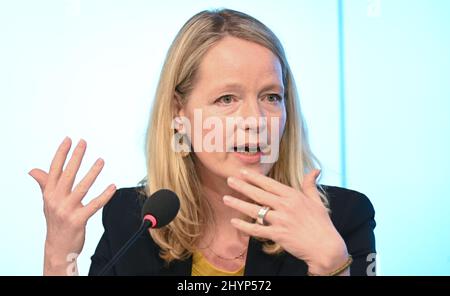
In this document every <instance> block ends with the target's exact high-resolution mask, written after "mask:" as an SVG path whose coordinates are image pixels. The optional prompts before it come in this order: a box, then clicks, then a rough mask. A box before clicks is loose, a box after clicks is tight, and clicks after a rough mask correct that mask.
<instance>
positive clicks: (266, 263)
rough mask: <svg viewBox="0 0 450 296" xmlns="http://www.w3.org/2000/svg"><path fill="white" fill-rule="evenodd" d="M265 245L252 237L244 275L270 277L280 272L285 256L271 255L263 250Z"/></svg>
mask: <svg viewBox="0 0 450 296" xmlns="http://www.w3.org/2000/svg"><path fill="white" fill-rule="evenodd" d="M262 246H263V243H262V242H261V241H258V240H257V239H255V238H253V237H251V238H250V240H249V246H248V252H247V259H246V262H245V271H244V275H250V276H252V275H258V276H270V275H277V274H278V273H279V271H280V267H281V264H282V262H283V261H284V260H283V259H284V254H280V255H269V254H266V253H264V251H263V249H262Z"/></svg>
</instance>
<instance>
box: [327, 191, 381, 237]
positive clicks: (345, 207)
mask: <svg viewBox="0 0 450 296" xmlns="http://www.w3.org/2000/svg"><path fill="white" fill-rule="evenodd" d="M321 187H322V189H323V190H324V191H325V193H326V196H327V197H328V201H329V207H330V212H331V219H332V221H333V223H334V224H335V226H336V228H338V230H340V232H341V231H342V232H350V231H352V230H353V229H354V228H355V227H358V226H360V225H361V224H363V223H366V222H367V221H373V222H372V223H373V224H374V225H373V227H375V220H374V217H375V209H374V207H373V205H372V202H371V201H370V200H369V198H368V197H367V196H366V195H365V194H363V193H361V192H358V191H356V190H351V189H347V188H342V187H337V186H329V185H321Z"/></svg>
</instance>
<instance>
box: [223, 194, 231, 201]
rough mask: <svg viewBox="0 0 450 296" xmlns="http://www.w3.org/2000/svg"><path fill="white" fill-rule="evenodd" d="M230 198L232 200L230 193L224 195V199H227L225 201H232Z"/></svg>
mask: <svg viewBox="0 0 450 296" xmlns="http://www.w3.org/2000/svg"><path fill="white" fill-rule="evenodd" d="M230 200H231V197H230V196H228V195H225V196H224V197H223V201H225V202H228V201H230Z"/></svg>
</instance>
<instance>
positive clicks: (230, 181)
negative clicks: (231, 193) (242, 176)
mask: <svg viewBox="0 0 450 296" xmlns="http://www.w3.org/2000/svg"><path fill="white" fill-rule="evenodd" d="M227 181H228V184H232V183H235V181H236V179H234V178H233V177H228V179H227Z"/></svg>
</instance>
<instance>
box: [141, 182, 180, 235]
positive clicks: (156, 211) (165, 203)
mask: <svg viewBox="0 0 450 296" xmlns="http://www.w3.org/2000/svg"><path fill="white" fill-rule="evenodd" d="M179 209H180V200H179V198H178V196H177V195H176V193H175V192H173V191H171V190H168V189H161V190H158V191H156V192H155V193H153V194H152V195H151V196H150V197H148V198H146V200H145V202H144V205H143V207H142V219H143V220H149V221H151V222H152V225H151V227H152V228H160V227H163V226H166V225H167V224H169V223H170V222H171V221H172V220H173V219H174V218H175V217H176V216H177V214H178V211H179Z"/></svg>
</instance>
